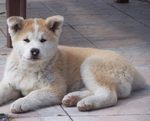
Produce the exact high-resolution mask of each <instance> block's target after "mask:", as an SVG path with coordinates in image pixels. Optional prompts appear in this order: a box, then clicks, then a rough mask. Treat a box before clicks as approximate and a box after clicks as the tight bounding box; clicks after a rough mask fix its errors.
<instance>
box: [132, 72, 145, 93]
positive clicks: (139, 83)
mask: <svg viewBox="0 0 150 121" xmlns="http://www.w3.org/2000/svg"><path fill="white" fill-rule="evenodd" d="M145 87H146V81H145V79H144V77H143V76H142V75H141V74H140V73H139V72H138V71H137V70H136V69H135V71H134V80H133V84H132V89H133V90H139V89H143V88H145Z"/></svg>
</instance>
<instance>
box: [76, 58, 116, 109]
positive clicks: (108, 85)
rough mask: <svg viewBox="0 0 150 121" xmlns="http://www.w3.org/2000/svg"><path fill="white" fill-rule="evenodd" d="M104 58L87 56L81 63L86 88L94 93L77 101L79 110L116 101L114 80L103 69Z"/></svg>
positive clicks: (112, 103)
mask: <svg viewBox="0 0 150 121" xmlns="http://www.w3.org/2000/svg"><path fill="white" fill-rule="evenodd" d="M105 65H106V61H105V60H103V59H102V60H101V58H97V57H90V58H87V59H86V60H85V61H84V62H83V64H82V65H81V77H82V79H83V82H84V84H85V86H86V88H87V89H89V90H90V91H92V92H93V93H94V94H93V95H91V96H88V97H86V98H84V99H82V100H81V101H79V102H78V103H77V107H78V109H79V110H80V111H88V110H94V109H100V108H104V107H108V106H113V105H115V104H116V103H117V92H116V85H115V84H114V80H113V79H112V78H111V76H110V74H108V73H107V72H106V71H105V70H104V69H105V68H108V67H104V66H105Z"/></svg>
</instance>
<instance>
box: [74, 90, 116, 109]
mask: <svg viewBox="0 0 150 121" xmlns="http://www.w3.org/2000/svg"><path fill="white" fill-rule="evenodd" d="M116 103H117V95H116V91H112V90H109V89H107V88H103V87H102V88H99V89H98V90H97V91H96V92H95V94H94V95H91V96H88V97H86V98H84V99H82V100H81V101H79V102H78V103H77V107H78V109H79V110H80V111H89V110H94V109H99V108H104V107H108V106H113V105H115V104H116Z"/></svg>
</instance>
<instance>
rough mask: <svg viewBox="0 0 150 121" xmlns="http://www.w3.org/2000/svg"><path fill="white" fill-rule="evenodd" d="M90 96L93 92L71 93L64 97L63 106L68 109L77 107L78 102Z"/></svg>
mask: <svg viewBox="0 0 150 121" xmlns="http://www.w3.org/2000/svg"><path fill="white" fill-rule="evenodd" d="M90 95H92V92H90V91H89V90H83V91H75V92H71V93H69V94H67V95H65V96H64V98H63V100H62V104H63V105H65V106H67V107H70V106H76V104H77V103H78V101H80V100H81V99H83V98H85V97H87V96H90Z"/></svg>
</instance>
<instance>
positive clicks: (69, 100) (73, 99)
mask: <svg viewBox="0 0 150 121" xmlns="http://www.w3.org/2000/svg"><path fill="white" fill-rule="evenodd" d="M78 100H79V98H78V96H73V95H69V94H68V95H66V96H64V98H63V100H62V104H63V105H64V106H67V107H70V106H75V105H76V104H77V102H78Z"/></svg>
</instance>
